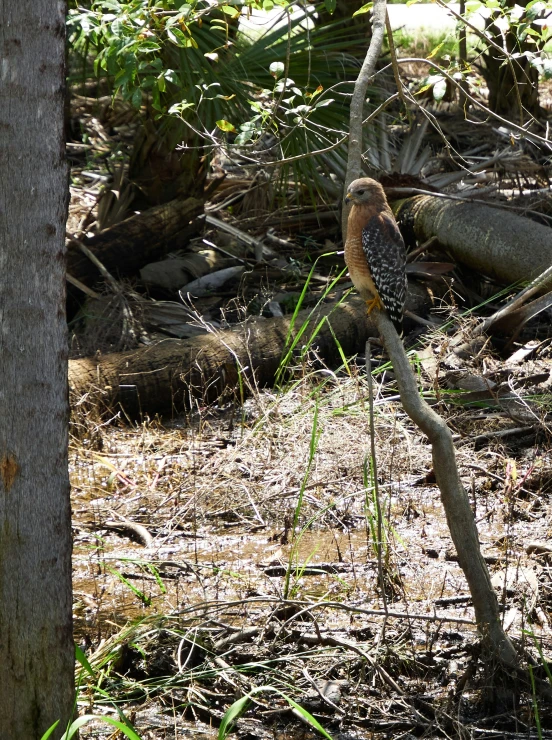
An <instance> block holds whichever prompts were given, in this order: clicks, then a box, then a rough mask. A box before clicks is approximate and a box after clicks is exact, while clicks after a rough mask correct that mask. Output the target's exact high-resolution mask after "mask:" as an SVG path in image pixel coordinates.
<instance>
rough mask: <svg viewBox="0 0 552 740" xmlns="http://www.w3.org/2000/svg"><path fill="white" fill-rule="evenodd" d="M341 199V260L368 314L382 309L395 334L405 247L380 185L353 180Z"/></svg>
mask: <svg viewBox="0 0 552 740" xmlns="http://www.w3.org/2000/svg"><path fill="white" fill-rule="evenodd" d="M345 202H346V203H350V204H351V210H350V212H349V217H348V220H347V238H346V240H345V263H346V265H347V267H348V268H349V275H350V277H351V280H352V281H353V285H354V286H355V288H356V289H357V290H358V292H359V293H360V295H361V296H362V298H364V300H365V301H366V304H367V307H368V314H370V313H371V311H372V310H373V309H374V308H377V309H379V310H382V309H383V310H385V312H386V313H387V315H388V316H389V318H390V319H391V321H392V322H393V324H394V325H395V328H396V329H397V331H398V332H399V333H401V331H402V319H403V312H404V303H405V300H406V290H407V279H406V249H405V246H404V241H403V238H402V236H401V232H400V231H399V227H398V226H397V222H396V221H395V217H394V216H393V211H392V210H391V208H390V207H389V203H388V202H387V198H386V197H385V193H384V191H383V188H382V186H381V185H380V184H379V182H377V181H376V180H372V178H370V177H361V178H360V179H358V180H353V182H352V183H351V184H350V185H349V187H348V189H347V195H346V196H345Z"/></svg>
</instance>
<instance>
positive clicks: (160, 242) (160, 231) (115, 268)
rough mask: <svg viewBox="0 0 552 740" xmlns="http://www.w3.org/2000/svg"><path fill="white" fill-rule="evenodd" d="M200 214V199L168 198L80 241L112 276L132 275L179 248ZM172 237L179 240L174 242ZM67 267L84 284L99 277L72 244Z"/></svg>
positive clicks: (197, 227)
mask: <svg viewBox="0 0 552 740" xmlns="http://www.w3.org/2000/svg"><path fill="white" fill-rule="evenodd" d="M202 213H203V201H201V200H198V199H197V198H187V199H186V200H172V201H171V202H170V203H166V204H165V205H161V206H155V207H154V208H150V209H148V210H147V211H144V213H137V214H136V215H135V216H131V217H130V218H127V219H126V220H125V221H121V223H118V224H116V225H115V226H112V227H111V228H109V229H105V231H102V232H101V233H100V234H98V235H97V236H94V237H91V238H89V239H83V240H82V241H83V244H85V245H86V246H87V247H88V248H89V249H90V250H91V251H92V252H94V254H95V255H96V257H97V258H98V259H99V260H100V262H101V263H102V264H103V266H104V267H106V268H107V269H108V270H109V271H110V272H111V273H113V275H118V276H123V277H124V276H127V275H135V274H136V273H137V272H138V270H139V269H140V268H141V267H144V265H145V264H147V263H148V262H155V261H156V260H159V259H161V258H162V257H164V256H165V254H167V252H170V251H171V250H173V249H180V248H181V247H182V246H183V243H185V242H187V241H188V240H189V239H190V238H191V237H192V236H195V234H197V233H198V231H199V230H200V229H201V228H202V226H203V223H204V221H203V219H200V218H199V216H200V214H202ZM176 239H179V242H177V243H175V241H176ZM67 270H68V272H69V274H70V275H71V276H72V277H74V278H77V280H80V281H81V282H83V283H85V284H87V285H93V284H94V283H95V282H96V280H98V279H99V278H100V272H99V270H98V268H97V267H96V266H95V265H93V264H92V262H91V261H90V260H89V259H88V257H85V256H84V254H83V253H82V252H81V251H80V250H79V249H78V247H76V246H72V247H71V249H70V251H69V255H68V260H67Z"/></svg>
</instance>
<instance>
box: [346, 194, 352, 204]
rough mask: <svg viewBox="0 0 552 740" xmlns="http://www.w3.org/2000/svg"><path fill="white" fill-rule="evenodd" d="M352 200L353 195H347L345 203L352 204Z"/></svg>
mask: <svg viewBox="0 0 552 740" xmlns="http://www.w3.org/2000/svg"><path fill="white" fill-rule="evenodd" d="M352 200H353V196H352V195H351V193H347V195H346V196H345V203H350V202H351V201H352Z"/></svg>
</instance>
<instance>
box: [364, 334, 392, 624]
mask: <svg viewBox="0 0 552 740" xmlns="http://www.w3.org/2000/svg"><path fill="white" fill-rule="evenodd" d="M364 352H365V357H366V375H367V377H368V407H369V411H370V457H371V462H372V465H371V469H372V476H373V481H374V496H375V499H376V516H377V540H378V541H377V544H376V547H377V555H378V578H379V584H380V588H381V597H382V601H383V609H384V611H385V612H386V613H387V594H386V593H385V579H384V575H383V542H382V535H383V533H382V521H381V502H380V495H379V484H378V463H377V459H376V427H375V423H374V380H373V378H372V352H371V347H370V340H368V341H367V342H366V346H365V350H364ZM384 629H385V626H384Z"/></svg>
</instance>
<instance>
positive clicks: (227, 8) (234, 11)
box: [219, 5, 240, 18]
mask: <svg viewBox="0 0 552 740" xmlns="http://www.w3.org/2000/svg"><path fill="white" fill-rule="evenodd" d="M219 8H220V10H222V12H223V13H226V15H230V16H232V18H237V17H238V16H239V14H240V10H239V8H233V7H232V6H231V5H220V6H219Z"/></svg>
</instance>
